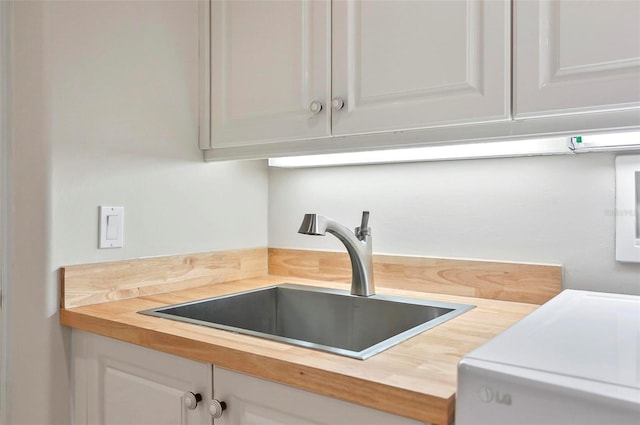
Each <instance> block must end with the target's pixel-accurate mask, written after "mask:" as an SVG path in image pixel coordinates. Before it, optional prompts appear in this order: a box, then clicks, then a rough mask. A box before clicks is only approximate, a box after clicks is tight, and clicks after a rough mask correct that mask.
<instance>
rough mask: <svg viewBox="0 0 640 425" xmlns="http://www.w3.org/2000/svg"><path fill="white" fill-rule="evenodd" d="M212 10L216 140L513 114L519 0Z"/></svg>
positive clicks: (245, 5) (217, 4)
mask: <svg viewBox="0 0 640 425" xmlns="http://www.w3.org/2000/svg"><path fill="white" fill-rule="evenodd" d="M209 13H210V15H209V19H210V21H209V22H208V23H209V24H210V33H211V38H210V43H211V44H210V54H211V62H210V65H211V67H210V70H208V75H210V84H211V87H210V90H211V98H210V104H209V105H210V126H211V129H210V147H212V148H225V147H237V146H245V145H255V144H260V143H271V142H282V141H290V140H302V139H315V138H322V137H328V136H330V135H350V134H358V133H370V132H378V131H392V130H406V129H414V128H423V127H431V126H439V125H450V124H459V123H468V122H482V121H495V120H505V119H508V118H509V101H510V91H509V88H510V73H509V70H510V64H511V62H510V28H511V27H510V3H509V2H508V1H505V0H499V1H496V0H488V1H483V0H464V1H463V0H456V1H451V0H441V1H431V0H429V1H416V0H378V1H368V0H365V1H344V0H334V1H329V0H313V1H308V0H284V1H283V0H274V1H269V0H242V1H233V0H222V1H211V3H210V11H209ZM332 101H333V102H334V103H333V105H332ZM205 147H207V146H205Z"/></svg>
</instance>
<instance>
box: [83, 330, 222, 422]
mask: <svg viewBox="0 0 640 425" xmlns="http://www.w3.org/2000/svg"><path fill="white" fill-rule="evenodd" d="M73 335H74V349H73V370H74V376H73V384H74V389H73V394H74V419H75V420H74V423H75V424H76V425H81V424H99V425H177V424H181V425H205V424H207V425H211V424H212V422H213V420H212V418H211V415H210V414H209V410H208V407H209V402H210V400H211V393H212V391H211V365H210V364H205V363H198V362H195V361H192V360H187V359H184V358H182V357H177V356H173V355H170V354H165V353H161V352H159V351H156V350H151V349H148V348H143V347H139V346H137V345H133V344H128V343H126V342H122V341H118V340H114V339H110V338H105V337H101V336H98V335H94V334H90V333H85V332H80V331H74V333H73ZM191 392H192V393H194V394H200V395H201V397H202V402H199V403H198V404H197V406H195V409H189V408H187V407H186V405H185V396H188V395H189V393H191Z"/></svg>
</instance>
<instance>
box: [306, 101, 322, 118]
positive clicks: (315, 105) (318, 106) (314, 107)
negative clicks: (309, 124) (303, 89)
mask: <svg viewBox="0 0 640 425" xmlns="http://www.w3.org/2000/svg"><path fill="white" fill-rule="evenodd" d="M309 110H310V111H311V112H313V113H314V115H315V114H319V113H320V111H322V102H320V101H319V100H314V101H313V102H311V103H310V104H309Z"/></svg>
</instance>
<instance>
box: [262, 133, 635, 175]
mask: <svg viewBox="0 0 640 425" xmlns="http://www.w3.org/2000/svg"><path fill="white" fill-rule="evenodd" d="M638 149H640V132H627V133H615V134H614V133H610V134H597V135H587V136H575V137H554V138H546V139H525V140H509V141H499V142H485V143H465V144H458V145H444V146H425V147H419V148H404V149H388V150H377V151H365V152H347V153H332V154H318V155H303V156H289V157H281V158H270V159H269V166H271V167H283V168H303V167H329V166H341V165H361V164H386V163H400V162H422V161H444V160H456V159H479V158H504V157H517V156H538V155H557V154H570V153H578V152H589V151H595V150H600V151H602V150H611V151H615V150H638Z"/></svg>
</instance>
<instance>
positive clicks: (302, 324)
mask: <svg viewBox="0 0 640 425" xmlns="http://www.w3.org/2000/svg"><path fill="white" fill-rule="evenodd" d="M474 307H475V306H472V305H466V304H455V303H446V302H439V301H427V300H421V299H413V298H402V297H394V296H387V295H374V296H371V297H360V296H354V295H351V294H350V293H349V292H348V291H341V290H337V289H328V288H318V287H312V286H303V285H293V284H283V285H278V286H272V287H268V288H261V289H257V290H253V291H247V292H240V293H236V294H231V295H225V296H221V297H215V298H209V299H204V300H199V301H193V302H189V303H184V304H176V305H172V306H168V307H162V308H156V309H152V310H145V311H141V312H140V313H142V314H148V315H151V316H157V317H163V318H167V319H172V320H179V321H183V322H189V323H195V324H198V325H204V326H210V327H214V328H218V329H225V330H229V331H233V332H238V333H243V334H247V335H253V336H258V337H262V338H268V339H271V340H275V341H281V342H286V343H289V344H294V345H300V346H303V347H308V348H313V349H317V350H323V351H328V352H331V353H335V354H340V355H343V356H348V357H353V358H357V359H361V360H364V359H366V358H368V357H371V356H372V355H374V354H376V353H379V352H381V351H383V350H386V349H387V348H389V347H392V346H394V345H396V344H398V343H400V342H402V341H404V340H406V339H408V338H410V337H412V336H414V335H417V334H419V333H421V332H424V331H425V330H427V329H429V328H433V327H434V326H437V325H439V324H441V323H443V322H445V321H447V320H450V319H452V318H454V317H456V316H458V315H460V314H462V313H464V312H466V311H469V310H470V309H472V308H474Z"/></svg>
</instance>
